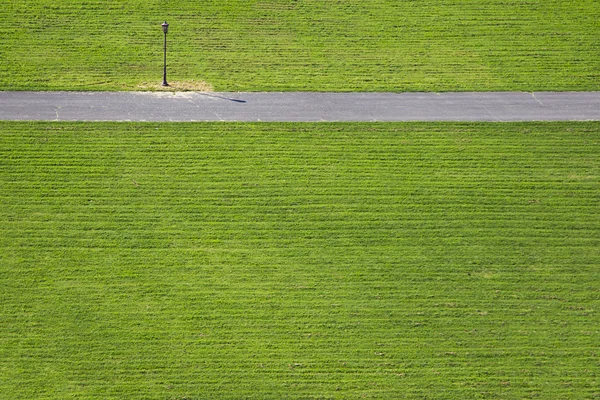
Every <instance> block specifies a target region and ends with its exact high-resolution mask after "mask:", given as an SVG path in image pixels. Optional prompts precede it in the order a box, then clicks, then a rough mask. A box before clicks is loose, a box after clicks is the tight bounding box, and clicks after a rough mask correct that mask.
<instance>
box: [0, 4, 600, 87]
mask: <svg viewBox="0 0 600 400" xmlns="http://www.w3.org/2000/svg"><path fill="white" fill-rule="evenodd" d="M0 20H1V21H2V24H0V35H1V37H2V41H1V42H0V90H152V89H153V88H155V87H156V85H157V84H159V83H160V82H161V80H162V62H163V57H162V55H163V54H162V51H163V34H162V31H161V27H160V24H161V23H162V22H163V20H167V21H168V22H169V23H170V26H171V28H170V33H169V36H168V38H169V81H172V82H179V83H178V84H177V87H180V88H186V87H188V88H191V89H194V88H202V85H198V82H203V81H206V82H207V83H208V84H209V85H211V86H212V87H213V88H214V90H219V91H498V90H501V91H503V90H507V91H546V90H559V91H569V90H573V91H583V90H600V57H599V56H600V42H599V41H598V37H599V36H600V24H599V23H598V21H599V20H600V7H599V6H598V1H597V0H577V1H562V0H531V1H506V0H490V1H481V0H460V1H441V0H422V1H398V0H369V1H365V0H344V1H332V0H228V1H222V0H206V1H197V0H177V1H163V0H160V1H159V0H69V1H60V2H57V1H55V0H35V1H31V0H8V1H5V2H4V4H3V6H2V7H0Z"/></svg>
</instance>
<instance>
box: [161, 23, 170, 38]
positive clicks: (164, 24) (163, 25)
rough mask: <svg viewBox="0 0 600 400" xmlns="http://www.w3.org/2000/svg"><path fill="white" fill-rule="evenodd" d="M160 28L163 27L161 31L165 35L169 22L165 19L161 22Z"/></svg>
mask: <svg viewBox="0 0 600 400" xmlns="http://www.w3.org/2000/svg"><path fill="white" fill-rule="evenodd" d="M162 29H163V33H164V34H165V35H166V34H167V32H168V31H169V24H167V21H165V22H163V23H162Z"/></svg>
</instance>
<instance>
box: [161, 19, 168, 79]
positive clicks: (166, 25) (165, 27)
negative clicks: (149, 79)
mask: <svg viewBox="0 0 600 400" xmlns="http://www.w3.org/2000/svg"><path fill="white" fill-rule="evenodd" d="M162 30H163V33H164V34H165V51H164V54H165V61H164V64H163V65H164V69H163V82H162V85H163V86H169V84H168V83H167V32H168V31H169V24H167V21H165V22H163V23H162Z"/></svg>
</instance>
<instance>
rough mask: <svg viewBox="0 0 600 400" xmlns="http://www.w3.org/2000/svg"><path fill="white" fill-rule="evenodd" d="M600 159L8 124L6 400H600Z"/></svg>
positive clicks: (245, 128) (371, 141)
mask: <svg viewBox="0 0 600 400" xmlns="http://www.w3.org/2000/svg"><path fill="white" fill-rule="evenodd" d="M599 143H600V124H599V123H597V122H582V123H504V124H499V123H456V124H454V123H453V124H447V123H446V124H444V123H438V124H433V123H410V124H403V123H377V124H371V123H351V124H303V123H286V124H237V123H231V124H222V123H221V124H219V123H215V124H176V123H173V124H153V123H51V122H47V123H46V122H44V123H42V122H35V123H30V122H4V123H2V125H0V287H2V290H1V291H0V310H1V311H0V317H1V323H0V393H2V396H0V397H2V398H7V399H8V398H10V399H17V398H35V399H54V398H61V399H63V398H78V399H124V398H127V399H209V398H210V399H241V398H248V399H283V398H287V399H318V398H322V399H347V398H379V399H391V398H421V399H422V398H435V399H439V398H448V399H449V398H455V399H475V398H482V399H489V398H503V399H522V398H534V397H535V398H542V399H558V398H569V399H580V398H581V399H583V398H594V397H597V396H599V395H600V392H599V390H598V388H599V387H600V385H599V382H598V375H597V373H598V343H600V335H599V326H600V318H599V317H598V308H599V305H600V304H599V291H598V288H599V283H600V281H599V278H600V276H599V266H600V252H599V249H600V213H599V210H600V196H599V193H600V192H599V189H600V153H599V152H598V145H599Z"/></svg>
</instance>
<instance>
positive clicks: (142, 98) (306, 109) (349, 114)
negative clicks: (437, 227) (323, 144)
mask: <svg viewBox="0 0 600 400" xmlns="http://www.w3.org/2000/svg"><path fill="white" fill-rule="evenodd" d="M0 120H39V121H244V122H250V121H279V122H283V121H289V122H296V121H304V122H314V121H585V120H600V92H534V93H524V92H460V93H315V92H291V93H275V92H269V93H265V92H262V93H261V92H244V93H199V92H0Z"/></svg>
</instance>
